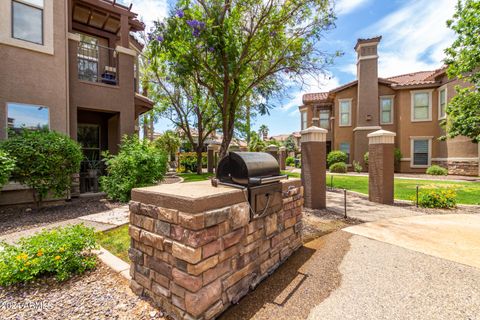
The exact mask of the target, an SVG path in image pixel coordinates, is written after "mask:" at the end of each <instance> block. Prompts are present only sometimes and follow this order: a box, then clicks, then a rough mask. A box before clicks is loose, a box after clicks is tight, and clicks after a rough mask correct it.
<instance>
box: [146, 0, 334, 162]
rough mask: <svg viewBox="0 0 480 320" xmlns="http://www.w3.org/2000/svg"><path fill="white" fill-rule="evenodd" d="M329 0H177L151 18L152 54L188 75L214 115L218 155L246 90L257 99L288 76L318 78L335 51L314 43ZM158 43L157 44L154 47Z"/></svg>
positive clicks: (325, 24)
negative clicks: (161, 19) (160, 18)
mask: <svg viewBox="0 0 480 320" xmlns="http://www.w3.org/2000/svg"><path fill="white" fill-rule="evenodd" d="M330 2H331V1H330V0H293V1H291V0H287V1H285V0H244V1H233V0H196V1H191V0H180V1H179V2H178V3H177V9H176V11H175V12H172V15H171V16H170V17H169V18H168V19H167V20H166V23H165V24H163V25H162V24H157V26H156V28H155V30H154V31H153V34H151V36H153V37H161V38H162V41H161V47H162V49H161V50H157V52H156V54H158V56H159V57H160V59H161V60H162V61H163V63H165V64H168V65H170V66H171V67H172V68H173V69H174V70H175V72H176V74H177V75H178V76H179V77H185V76H189V77H193V78H194V79H195V80H196V82H197V83H198V84H200V85H201V86H203V87H204V88H205V89H206V90H207V91H208V93H209V95H210V96H211V98H212V101H213V103H214V105H215V107H216V108H217V110H218V112H219V114H220V117H221V131H222V134H223V140H222V144H221V150H220V155H221V156H223V155H225V153H226V151H227V149H228V146H229V144H230V141H231V139H232V137H233V133H234V127H235V121H236V117H237V115H238V110H239V108H241V107H242V106H243V105H244V103H245V100H246V99H248V98H249V97H250V96H257V97H260V98H261V100H262V101H267V103H268V101H269V98H271V97H272V96H274V95H276V94H279V93H281V92H283V91H284V89H285V88H286V87H287V86H288V84H289V83H291V82H292V81H297V82H302V83H303V81H304V77H305V76H308V75H311V76H315V77H318V75H319V74H320V73H322V72H323V71H324V68H325V65H326V64H328V63H330V62H331V59H332V58H333V56H334V55H331V54H327V53H326V52H324V51H322V50H320V49H319V48H320V46H318V42H319V41H320V38H321V36H322V35H323V33H324V31H325V30H327V29H329V28H331V27H332V26H333V20H334V14H333V11H332V6H331V4H330ZM159 47H160V46H159Z"/></svg>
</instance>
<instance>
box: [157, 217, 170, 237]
mask: <svg viewBox="0 0 480 320" xmlns="http://www.w3.org/2000/svg"><path fill="white" fill-rule="evenodd" d="M155 232H156V233H157V234H159V235H162V236H165V237H170V223H168V222H165V221H161V220H157V221H155Z"/></svg>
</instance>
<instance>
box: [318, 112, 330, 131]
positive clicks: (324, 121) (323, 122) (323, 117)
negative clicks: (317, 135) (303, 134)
mask: <svg viewBox="0 0 480 320" xmlns="http://www.w3.org/2000/svg"><path fill="white" fill-rule="evenodd" d="M319 118H320V120H319V125H320V128H324V129H329V128H330V110H326V109H322V110H320V115H319Z"/></svg>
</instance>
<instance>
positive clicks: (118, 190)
mask: <svg viewBox="0 0 480 320" xmlns="http://www.w3.org/2000/svg"><path fill="white" fill-rule="evenodd" d="M104 156H105V158H106V160H105V163H106V165H107V175H106V176H103V177H100V187H101V189H102V190H103V191H105V192H106V193H107V195H108V197H109V198H111V199H114V200H120V201H122V202H127V201H128V200H130V192H131V191H132V189H133V188H139V187H146V186H151V185H154V184H156V183H157V182H158V181H160V180H162V179H163V176H164V175H165V172H166V170H167V156H166V155H165V153H164V152H163V151H161V150H159V149H158V148H155V147H154V146H153V145H152V144H151V143H150V142H149V141H147V140H143V141H140V140H139V139H138V137H136V136H133V137H131V138H129V137H127V136H125V137H124V138H123V139H122V144H121V145H120V151H119V153H118V155H116V156H112V155H109V154H108V153H107V152H106V153H104Z"/></svg>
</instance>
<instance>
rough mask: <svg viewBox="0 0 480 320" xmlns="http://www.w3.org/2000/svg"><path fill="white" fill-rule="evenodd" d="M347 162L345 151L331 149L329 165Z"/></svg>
mask: <svg viewBox="0 0 480 320" xmlns="http://www.w3.org/2000/svg"><path fill="white" fill-rule="evenodd" d="M338 162H344V163H345V162H347V154H346V153H345V152H343V151H338V150H334V151H330V152H329V153H328V156H327V166H328V167H330V166H331V165H332V164H334V163H338Z"/></svg>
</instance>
